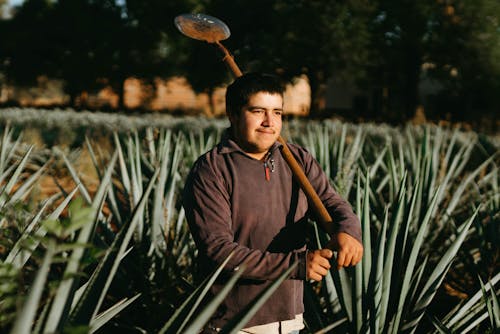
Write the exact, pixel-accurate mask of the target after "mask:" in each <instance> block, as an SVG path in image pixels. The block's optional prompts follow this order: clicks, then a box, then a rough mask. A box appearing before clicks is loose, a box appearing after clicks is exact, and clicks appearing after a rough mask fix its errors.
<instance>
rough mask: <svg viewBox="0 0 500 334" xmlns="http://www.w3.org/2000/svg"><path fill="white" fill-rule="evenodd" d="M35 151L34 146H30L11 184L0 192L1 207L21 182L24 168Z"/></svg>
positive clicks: (12, 177)
mask: <svg viewBox="0 0 500 334" xmlns="http://www.w3.org/2000/svg"><path fill="white" fill-rule="evenodd" d="M32 150H33V146H30V148H29V149H28V151H27V152H26V153H25V154H24V156H23V158H22V159H21V162H19V165H18V166H17V168H16V170H15V171H14V174H12V176H11V177H10V179H9V182H7V184H6V185H5V187H3V188H2V191H1V192H0V207H2V206H3V205H4V204H5V202H6V196H8V195H9V194H10V192H11V191H12V188H14V186H15V185H16V183H17V182H18V181H19V177H20V176H21V172H22V171H23V169H24V166H25V165H26V163H27V162H28V158H29V156H30V154H31V151H32Z"/></svg>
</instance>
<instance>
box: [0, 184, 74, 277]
mask: <svg viewBox="0 0 500 334" xmlns="http://www.w3.org/2000/svg"><path fill="white" fill-rule="evenodd" d="M77 190H78V188H75V189H73V191H72V192H71V193H70V194H68V197H66V198H65V199H64V200H63V201H62V202H61V203H60V204H59V205H58V206H57V208H56V209H55V210H54V211H53V212H52V213H51V214H50V215H49V216H48V217H47V220H56V219H57V218H58V217H59V215H60V214H61V212H62V211H63V210H64V208H65V207H66V206H67V205H68V203H69V202H70V201H71V199H72V197H73V196H74V195H75V193H76V191H77ZM39 219H40V217H38V218H37V221H35V222H33V226H32V227H31V228H34V226H36V225H37V224H38V221H39ZM46 233H47V231H46V230H45V228H44V227H43V226H40V227H39V228H38V230H37V231H36V232H35V238H34V239H33V240H31V242H30V243H29V245H28V246H26V247H24V243H25V242H26V240H27V239H28V238H29V237H30V234H29V233H23V235H22V236H21V237H20V238H19V240H18V242H16V244H15V245H14V247H13V248H12V250H11V252H10V253H9V255H8V262H9V263H12V264H13V265H14V266H15V267H16V268H21V267H23V266H24V265H25V263H26V262H27V261H28V259H29V258H30V257H31V254H32V253H33V251H34V250H35V249H36V248H37V247H38V245H39V243H40V239H41V238H42V237H43V236H45V234H46ZM6 262H7V259H6Z"/></svg>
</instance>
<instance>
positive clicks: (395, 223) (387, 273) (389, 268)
mask: <svg viewBox="0 0 500 334" xmlns="http://www.w3.org/2000/svg"><path fill="white" fill-rule="evenodd" d="M405 179H406V174H405V176H404V177H403V181H402V182H401V186H400V189H399V195H398V201H397V202H396V207H395V212H394V214H393V216H392V219H391V226H390V231H389V232H390V236H389V241H388V243H387V245H386V247H387V248H386V250H385V252H384V253H385V254H386V258H385V263H384V271H383V278H382V299H381V303H380V325H381V326H384V325H385V323H386V319H387V316H388V310H389V296H390V295H391V293H393V291H394V290H397V288H398V285H399V284H398V283H395V282H393V281H392V274H393V266H394V259H395V256H396V240H397V235H398V231H399V225H400V224H401V220H402V217H403V210H404V207H405V197H406V185H405V183H406V182H405Z"/></svg>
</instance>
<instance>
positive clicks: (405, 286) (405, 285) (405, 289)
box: [392, 189, 439, 333]
mask: <svg viewBox="0 0 500 334" xmlns="http://www.w3.org/2000/svg"><path fill="white" fill-rule="evenodd" d="M438 193H439V189H438V191H437V192H436V195H435V196H434V199H433V200H432V202H431V204H430V206H429V208H428V210H427V213H426V215H425V217H424V220H423V221H422V224H421V225H420V228H419V230H418V233H417V236H416V237H415V241H414V242H413V247H412V249H411V253H410V257H409V258H408V263H407V265H406V269H405V273H404V276H403V281H402V284H401V292H400V294H399V301H398V307H397V309H396V314H395V319H394V325H393V327H392V328H393V333H398V331H399V322H400V320H401V317H402V315H403V308H404V306H405V302H406V300H407V298H406V297H407V296H408V293H409V291H410V290H409V289H410V282H411V279H412V277H413V273H414V270H415V265H416V263H417V259H418V255H419V253H420V248H421V246H422V244H423V242H424V237H425V235H426V234H427V227H428V225H429V222H430V220H431V217H432V213H433V212H434V208H435V207H436V205H437V200H438V195H437V194H438Z"/></svg>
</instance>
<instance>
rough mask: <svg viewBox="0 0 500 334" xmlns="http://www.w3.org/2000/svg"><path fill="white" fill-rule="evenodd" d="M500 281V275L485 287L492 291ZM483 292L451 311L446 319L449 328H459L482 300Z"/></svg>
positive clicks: (477, 293) (478, 292)
mask: <svg viewBox="0 0 500 334" xmlns="http://www.w3.org/2000/svg"><path fill="white" fill-rule="evenodd" d="M499 281H500V273H498V274H496V275H495V276H494V277H493V278H492V279H491V280H490V284H489V285H487V286H486V287H485V289H486V291H488V290H489V289H490V287H494V286H495V285H496V284H497V283H498V282H499ZM481 297H482V291H481V290H479V291H477V292H476V293H475V294H474V295H473V296H472V297H471V298H469V300H468V301H467V302H466V303H465V304H463V305H457V307H455V308H454V309H453V310H452V311H450V312H449V313H448V314H447V315H446V317H445V318H444V321H443V322H444V323H445V324H446V325H447V326H448V327H451V326H453V327H457V326H456V325H457V324H458V322H459V321H460V320H461V319H463V318H464V317H465V316H466V315H467V313H468V311H469V310H470V309H471V308H472V307H473V306H474V304H476V303H478V301H480V300H481Z"/></svg>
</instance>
